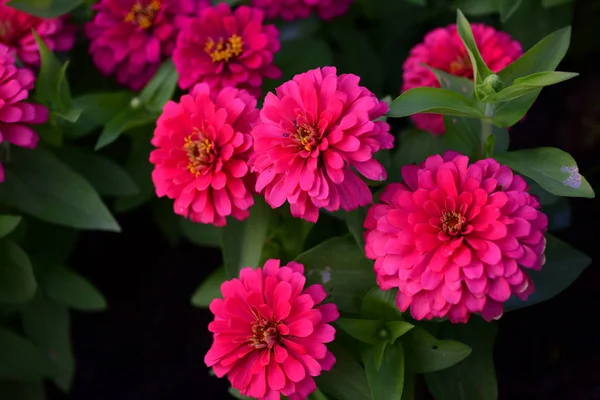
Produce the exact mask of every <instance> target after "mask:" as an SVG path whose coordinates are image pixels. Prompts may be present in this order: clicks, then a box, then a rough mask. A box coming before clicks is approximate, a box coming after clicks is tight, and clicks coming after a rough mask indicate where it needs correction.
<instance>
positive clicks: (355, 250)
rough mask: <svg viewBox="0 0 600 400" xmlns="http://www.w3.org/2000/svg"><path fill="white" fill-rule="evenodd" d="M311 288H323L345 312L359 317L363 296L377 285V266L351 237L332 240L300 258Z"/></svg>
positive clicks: (346, 236)
mask: <svg viewBox="0 0 600 400" xmlns="http://www.w3.org/2000/svg"><path fill="white" fill-rule="evenodd" d="M296 261H297V262H299V263H301V264H303V265H304V268H305V270H306V278H307V282H308V283H309V284H313V283H318V284H321V285H323V287H324V288H325V292H327V294H328V295H329V296H328V299H329V300H330V301H331V302H333V303H335V304H336V305H337V306H338V308H339V309H340V310H341V311H346V312H349V313H356V314H358V312H359V310H360V306H361V302H362V299H363V296H364V295H365V294H366V293H367V292H368V291H369V289H370V288H371V287H372V286H373V285H374V284H375V275H374V274H373V264H372V262H371V261H369V260H367V259H366V258H365V255H364V253H363V251H362V249H361V248H360V247H358V245H357V244H356V241H355V240H354V239H353V238H352V236H350V235H345V236H339V237H335V238H332V239H328V240H326V241H324V242H322V243H321V244H319V245H317V246H316V247H313V248H312V249H310V250H307V251H305V252H304V253H302V254H300V255H299V256H298V258H296Z"/></svg>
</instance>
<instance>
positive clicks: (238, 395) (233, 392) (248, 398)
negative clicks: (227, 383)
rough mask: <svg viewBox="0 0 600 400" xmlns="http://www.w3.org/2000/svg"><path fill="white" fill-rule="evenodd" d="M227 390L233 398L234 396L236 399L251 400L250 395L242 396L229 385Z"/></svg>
mask: <svg viewBox="0 0 600 400" xmlns="http://www.w3.org/2000/svg"><path fill="white" fill-rule="evenodd" d="M227 391H228V392H229V394H230V395H231V396H232V397H233V398H236V399H238V400H252V397H248V396H244V395H243V394H241V393H240V391H239V390H237V389H236V388H233V387H230V388H229V389H228V390H227Z"/></svg>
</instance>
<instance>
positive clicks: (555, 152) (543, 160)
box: [494, 147, 595, 198]
mask: <svg viewBox="0 0 600 400" xmlns="http://www.w3.org/2000/svg"><path fill="white" fill-rule="evenodd" d="M494 158H496V160H497V161H498V162H499V163H501V164H506V165H508V166H509V167H510V168H511V169H513V170H514V171H516V172H518V173H520V174H523V175H525V176H527V177H529V178H531V179H533V180H534V181H536V182H537V183H538V184H539V185H540V186H541V187H542V188H544V189H546V190H547V191H549V192H550V193H552V194H555V195H557V196H564V197H587V198H593V197H594V196H595V195H594V190H593V189H592V187H591V186H590V184H589V183H588V181H587V180H586V179H585V178H584V177H583V176H582V175H581V174H580V173H579V168H578V167H577V164H576V163H575V160H574V159H573V157H571V155H570V154H569V153H566V152H564V151H562V150H560V149H557V148H554V147H539V148H536V149H527V150H518V151H511V152H508V153H503V154H497V155H495V156H494Z"/></svg>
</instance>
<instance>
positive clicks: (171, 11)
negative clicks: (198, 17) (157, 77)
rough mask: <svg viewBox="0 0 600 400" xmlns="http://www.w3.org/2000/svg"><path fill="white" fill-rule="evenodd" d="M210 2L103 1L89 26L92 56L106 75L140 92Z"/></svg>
mask: <svg viewBox="0 0 600 400" xmlns="http://www.w3.org/2000/svg"><path fill="white" fill-rule="evenodd" d="M209 5H210V0H101V1H100V2H98V3H97V4H96V5H95V6H94V9H95V10H96V11H97V12H98V13H97V14H96V16H95V18H94V19H93V21H91V22H89V23H88V24H87V25H86V33H87V35H88V37H89V38H90V39H91V42H92V43H91V45H90V53H91V54H92V56H93V59H94V64H95V65H96V67H97V68H98V69H99V70H100V72H101V73H102V74H104V75H113V74H116V77H117V81H118V82H119V83H120V84H122V85H125V86H128V87H129V88H131V89H133V90H139V89H141V88H142V87H144V85H145V84H146V83H147V82H148V81H149V80H150V79H151V78H152V76H153V75H154V73H155V72H156V70H157V69H158V67H159V66H160V63H161V62H162V61H164V60H165V59H166V58H168V57H169V56H171V54H172V52H173V49H174V47H175V41H176V39H177V35H178V33H179V30H180V29H181V28H182V27H183V26H185V24H186V23H187V22H188V21H189V20H188V18H189V17H192V16H194V15H195V14H196V13H197V11H198V10H199V9H202V8H203V7H208V6H209Z"/></svg>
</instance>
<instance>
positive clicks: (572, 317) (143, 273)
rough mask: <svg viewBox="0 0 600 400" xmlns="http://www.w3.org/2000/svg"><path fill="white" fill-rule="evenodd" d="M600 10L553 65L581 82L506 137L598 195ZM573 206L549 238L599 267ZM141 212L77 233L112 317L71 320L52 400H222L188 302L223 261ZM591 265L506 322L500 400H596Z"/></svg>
mask: <svg viewBox="0 0 600 400" xmlns="http://www.w3.org/2000/svg"><path fill="white" fill-rule="evenodd" d="M526 1H529V0H526ZM598 3H600V1H593V2H584V1H579V2H578V3H577V6H576V13H575V18H574V22H573V26H574V32H573V39H572V48H571V50H570V52H569V55H568V56H567V58H566V59H565V61H564V62H563V64H562V65H561V68H559V69H560V70H564V71H576V72H579V73H580V74H581V76H580V77H578V78H576V79H574V80H571V81H568V82H566V83H562V84H560V85H557V86H553V87H550V88H547V89H544V91H542V94H541V96H540V97H539V99H538V101H537V102H536V103H535V105H534V106H533V108H532V109H531V111H530V112H529V114H528V116H527V118H526V120H525V121H524V122H523V123H522V124H520V125H518V126H516V127H515V128H514V129H513V130H512V131H511V137H512V139H511V140H512V144H511V147H512V148H527V147H537V146H556V147H560V148H562V149H564V150H566V151H567V152H569V153H571V154H572V155H573V157H574V158H575V159H576V160H577V162H578V164H579V166H580V170H581V172H582V173H583V174H584V175H585V176H586V177H587V178H588V180H589V181H590V183H591V184H592V185H593V186H594V187H595V188H596V190H598V189H600V176H599V174H598V172H599V171H600V159H599V157H598V155H599V154H600V152H599V150H600V148H599V147H600V145H599V143H600V96H598V93H600V68H599V67H598V59H599V57H598V56H599V55H600V51H599V49H600V43H599V41H600V40H599V39H598V37H599V35H598V33H597V29H598V24H597V22H600V18H599V16H600V10H597V9H598V8H600V7H595V6H594V4H595V5H596V6H597V5H598ZM531 23H532V24H535V21H532V22H531ZM398 74H400V69H398ZM570 203H571V205H572V214H571V226H570V228H568V229H566V230H563V231H560V232H557V235H558V236H559V237H561V238H562V239H564V240H566V241H567V242H569V243H570V244H572V245H574V246H575V247H577V248H578V249H580V250H582V251H584V252H586V253H587V254H589V255H590V256H591V257H592V258H593V259H594V260H600V246H598V245H597V239H596V237H597V236H596V235H597V234H598V232H599V230H598V227H599V225H598V224H599V223H600V219H598V214H599V212H600V207H599V203H598V201H596V200H586V199H570ZM149 215H152V210H151V206H150V205H145V206H143V207H141V208H139V209H137V210H135V211H132V212H129V213H126V214H121V215H120V216H119V222H120V224H121V226H122V228H123V233H121V234H110V233H97V232H89V233H84V234H82V235H81V236H80V238H79V240H78V243H77V246H76V247H75V251H74V253H73V254H72V256H71V258H70V262H69V265H71V266H72V267H73V268H75V269H76V270H78V271H79V272H81V273H82V274H83V275H85V276H86V277H88V278H89V279H90V280H91V281H92V282H93V283H94V284H95V285H96V286H97V287H98V288H99V289H100V291H101V292H102V293H104V294H105V296H106V298H107V301H108V303H109V309H108V311H106V312H103V313H97V314H84V313H78V312H73V313H72V314H73V323H72V334H73V342H74V352H75V355H76V359H77V372H76V376H75V381H74V384H73V387H72V391H71V394H70V395H69V396H65V395H63V394H61V393H60V392H58V391H57V390H56V389H54V388H49V389H50V392H51V393H52V395H51V398H52V399H54V400H61V399H67V398H68V399H72V400H108V399H110V400H158V399H167V400H168V399H177V400H187V399H224V398H227V394H226V390H227V386H228V385H227V382H226V381H225V380H219V379H217V378H214V377H210V376H209V375H208V369H207V368H206V367H205V365H204V362H203V358H204V354H205V353H206V351H207V350H208V348H209V346H210V343H211V336H210V333H209V332H208V330H207V329H206V328H207V324H208V323H209V321H210V319H211V315H210V313H209V311H208V310H203V309H197V308H194V307H192V306H191V305H190V301H189V299H190V297H191V295H192V294H193V292H194V290H195V288H196V287H197V286H198V284H199V283H200V282H201V281H202V279H203V278H204V277H206V276H207V275H208V274H209V273H210V272H211V271H213V270H214V269H215V268H216V267H217V266H218V265H220V262H221V256H220V253H219V251H217V250H214V249H204V248H200V247H197V246H194V245H192V244H191V243H188V242H186V241H185V240H181V241H180V242H179V244H177V245H175V246H172V245H170V244H169V242H168V241H167V240H165V238H164V236H163V234H162V233H161V231H160V230H159V229H158V227H157V226H156V224H155V222H154V221H153V220H152V219H151V218H149V217H148V216H149ZM598 267H599V264H598V261H595V262H594V263H593V264H592V265H591V266H590V267H589V268H588V269H587V270H586V271H585V272H584V274H583V275H582V276H581V277H580V278H579V279H578V280H577V281H576V282H575V283H574V284H573V285H572V286H571V287H570V288H569V289H567V290H566V291H565V292H563V293H562V294H560V295H559V296H557V297H556V298H554V299H553V300H551V301H548V302H545V303H543V304H540V305H538V306H535V307H532V308H528V309H524V310H520V311H515V312H511V313H508V314H506V315H505V316H503V318H502V319H501V321H500V331H499V334H498V338H497V342H496V354H495V360H496V368H497V374H498V380H499V387H500V398H501V399H530V400H535V399H565V400H579V399H581V400H584V399H585V400H592V399H600V376H599V371H600V369H599V367H598V366H599V365H600V351H599V349H598V337H599V336H598V331H597V329H596V326H595V324H596V321H595V319H596V315H597V307H598V305H599V304H598V301H597V296H598V293H600V272H599V271H598Z"/></svg>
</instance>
